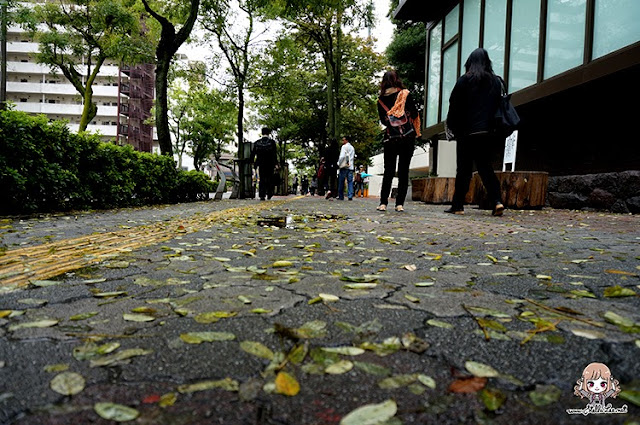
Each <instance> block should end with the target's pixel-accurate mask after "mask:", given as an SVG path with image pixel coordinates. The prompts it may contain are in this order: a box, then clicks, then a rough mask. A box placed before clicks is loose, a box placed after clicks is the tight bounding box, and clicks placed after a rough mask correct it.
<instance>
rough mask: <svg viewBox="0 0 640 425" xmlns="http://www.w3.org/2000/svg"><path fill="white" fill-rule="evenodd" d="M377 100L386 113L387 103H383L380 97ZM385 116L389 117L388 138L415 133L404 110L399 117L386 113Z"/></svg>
mask: <svg viewBox="0 0 640 425" xmlns="http://www.w3.org/2000/svg"><path fill="white" fill-rule="evenodd" d="M378 102H379V103H380V105H382V107H383V108H384V110H385V111H387V114H388V113H389V108H387V105H385V104H384V102H383V101H382V100H381V99H378ZM387 117H388V118H389V125H388V126H387V136H389V138H390V139H397V138H400V137H407V136H411V135H415V132H416V130H415V129H414V128H413V123H412V122H411V120H410V119H409V117H408V116H407V113H406V112H405V113H404V114H403V115H402V116H401V117H396V116H395V115H387Z"/></svg>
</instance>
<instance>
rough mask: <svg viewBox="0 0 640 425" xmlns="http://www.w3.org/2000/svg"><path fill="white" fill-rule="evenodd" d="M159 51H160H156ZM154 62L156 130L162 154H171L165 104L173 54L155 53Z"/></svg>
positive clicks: (166, 105) (171, 147) (167, 108)
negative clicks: (155, 58) (155, 60)
mask: <svg viewBox="0 0 640 425" xmlns="http://www.w3.org/2000/svg"><path fill="white" fill-rule="evenodd" d="M158 53H160V52H158ZM157 56H158V57H157V64H156V130H157V131H158V144H159V145H160V153H162V155H167V156H173V146H172V144H171V131H170V130H169V114H168V111H169V107H168V104H167V86H168V81H167V76H168V74H169V66H170V64H171V57H172V56H173V55H162V56H160V55H159V54H158V55H157Z"/></svg>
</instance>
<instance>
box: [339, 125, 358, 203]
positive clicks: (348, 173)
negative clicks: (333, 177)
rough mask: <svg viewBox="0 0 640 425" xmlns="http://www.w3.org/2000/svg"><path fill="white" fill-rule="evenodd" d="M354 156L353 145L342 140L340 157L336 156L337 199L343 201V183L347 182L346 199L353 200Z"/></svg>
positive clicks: (345, 139) (346, 139)
mask: <svg viewBox="0 0 640 425" xmlns="http://www.w3.org/2000/svg"><path fill="white" fill-rule="evenodd" d="M355 156H356V151H355V149H354V148H353V145H352V144H351V143H349V139H348V138H346V137H343V138H342V147H341V148H340V156H338V168H339V171H338V172H339V173H340V174H339V175H338V199H339V200H340V201H344V181H345V179H346V180H347V197H348V198H349V200H350V201H352V200H353V171H354V168H355V167H354V165H353V161H354V159H355Z"/></svg>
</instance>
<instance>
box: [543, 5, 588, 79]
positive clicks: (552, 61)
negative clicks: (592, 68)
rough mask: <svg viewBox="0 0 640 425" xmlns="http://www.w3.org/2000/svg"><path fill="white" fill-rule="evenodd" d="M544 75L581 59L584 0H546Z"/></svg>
mask: <svg viewBox="0 0 640 425" xmlns="http://www.w3.org/2000/svg"><path fill="white" fill-rule="evenodd" d="M547 7H548V8H547V43H546V52H545V61H544V78H549V77H553V76H554V75H558V74H560V73H562V72H564V71H566V70H568V69H571V68H574V67H576V66H579V65H582V63H583V62H584V32H585V22H586V14H587V0H549V4H548V6H547Z"/></svg>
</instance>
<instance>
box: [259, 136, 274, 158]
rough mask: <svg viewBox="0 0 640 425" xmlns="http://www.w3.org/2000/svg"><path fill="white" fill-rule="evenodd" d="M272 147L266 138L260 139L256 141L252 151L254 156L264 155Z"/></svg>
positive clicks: (269, 140)
mask: <svg viewBox="0 0 640 425" xmlns="http://www.w3.org/2000/svg"><path fill="white" fill-rule="evenodd" d="M272 146H273V145H272V143H271V139H269V138H268V137H262V138H261V139H258V140H256V143H255V145H254V149H255V151H256V154H258V155H264V154H266V153H268V152H269V151H271V149H272Z"/></svg>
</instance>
